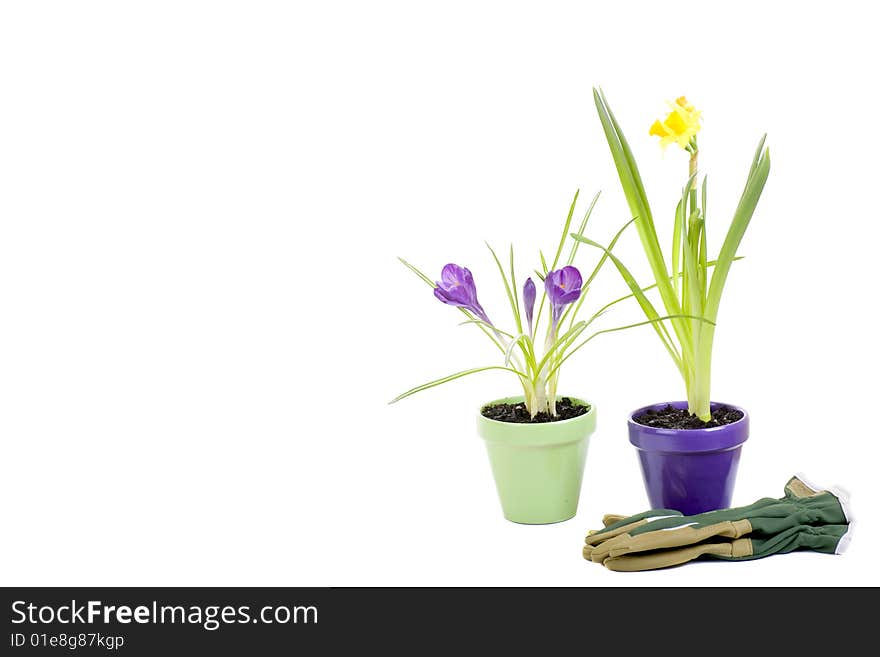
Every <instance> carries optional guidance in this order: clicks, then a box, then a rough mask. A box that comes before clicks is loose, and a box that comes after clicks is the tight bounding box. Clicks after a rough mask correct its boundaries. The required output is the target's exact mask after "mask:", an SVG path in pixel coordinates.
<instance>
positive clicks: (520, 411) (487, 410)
mask: <svg viewBox="0 0 880 657" xmlns="http://www.w3.org/2000/svg"><path fill="white" fill-rule="evenodd" d="M589 410H590V406H589V404H578V403H575V402H573V401H572V400H571V398H570V397H562V398H561V399H557V400H556V415H550V414H549V413H547V412H546V411H541V412H540V413H538V414H537V415H536V416H535V417H534V418H533V417H532V416H531V415H529V411H528V409H527V408H526V405H525V404H524V403H523V402H519V403H518V404H492V405H491V406H484V407H483V410H482V411H481V413H482V414H483V417H487V418H489V419H490V420H498V421H499V422H514V423H517V424H538V423H541V422H559V421H560V420H570V419H571V418H573V417H577V416H579V415H583V414H584V413H586V412H587V411H589Z"/></svg>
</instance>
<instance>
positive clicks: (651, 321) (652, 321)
mask: <svg viewBox="0 0 880 657" xmlns="http://www.w3.org/2000/svg"><path fill="white" fill-rule="evenodd" d="M667 319H697V320H700V321H702V322H706V323H708V324H711V323H712V322H709V320H707V319H704V318H702V317H692V316H690V315H666V316H665V317H657V318H656V319H648V320H645V321H642V322H636V323H635V324H627V325H626V326H615V327H614V328H608V329H602V330H601V331H596V332H595V333H593V334H591V335H590V336H589V337H588V338H586V339H585V340H584V341H583V342H581V343H580V344H579V345H578V346H577V347H575V348H574V349H572V350H571V351H570V352H568V353H567V354H566V355H565V357H564V358H562V359H561V360H560V361H559V362H558V363H556V365H555V366H554V368H553V369H552V370H550V374H549V375H548V376H552V375H553V374H554V372H556V370H558V369H559V368H560V367H562V364H563V363H564V362H565V361H567V360H568V359H569V358H571V357H572V356H573V355H574V354H575V352H577V351H578V350H579V349H580V348H581V347H583V346H585V345H586V344H587V343H588V342H590V340H592V339H593V338H595V337H597V336H599V335H602V334H603V333H614V332H616V331H625V330H626V329H631V328H636V327H637V326H645V325H646V324H654V325H656V324H657V323H658V322H664V321H666V320H667Z"/></svg>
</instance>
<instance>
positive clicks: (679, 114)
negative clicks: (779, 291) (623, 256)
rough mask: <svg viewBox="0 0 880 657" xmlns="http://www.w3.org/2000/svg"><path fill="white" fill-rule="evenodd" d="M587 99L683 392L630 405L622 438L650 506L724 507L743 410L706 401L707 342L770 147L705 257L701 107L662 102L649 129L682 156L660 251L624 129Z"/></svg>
mask: <svg viewBox="0 0 880 657" xmlns="http://www.w3.org/2000/svg"><path fill="white" fill-rule="evenodd" d="M594 100H595V104H596V109H597V111H598V114H599V119H600V121H601V124H602V128H603V130H604V133H605V137H606V139H607V141H608V146H609V148H610V150H611V155H612V157H613V159H614V164H615V166H616V168H617V173H618V176H619V178H620V183H621V186H622V188H623V192H624V195H625V196H626V200H627V202H628V204H629V208H630V212H631V213H632V216H633V217H634V221H635V225H636V229H637V231H638V234H639V238H640V240H641V243H642V247H643V250H644V252H645V255H646V256H647V260H648V263H649V265H650V267H651V272H652V273H653V278H654V280H653V285H652V286H650V287H651V288H653V289H654V290H656V294H657V295H659V298H660V303H661V304H662V308H663V309H664V314H666V315H669V316H671V319H670V321H669V322H668V323H661V322H654V329H655V331H656V333H657V335H658V337H659V338H660V341H661V342H662V343H663V346H664V348H665V350H666V352H667V353H668V354H669V355H670V356H671V358H672V361H673V362H674V363H675V367H676V369H677V370H678V372H679V373H680V375H681V377H682V379H683V380H684V384H685V390H686V392H687V400H686V401H672V402H664V403H661V404H654V405H651V406H646V407H644V408H639V409H638V410H636V411H634V412H633V413H632V414H631V415H630V417H629V437H630V442H631V443H632V444H633V445H634V446H635V447H636V448H637V450H638V454H639V457H640V463H641V467H642V474H643V478H644V482H645V487H646V490H647V493H648V498H649V500H650V502H651V505H652V506H653V507H654V508H667V509H668V508H672V509H677V510H679V511H681V512H683V513H685V514H686V515H691V514H695V513H702V512H704V511H709V510H712V509H718V508H725V507H728V506H730V501H731V496H732V493H733V487H734V482H735V478H736V472H737V468H738V463H739V458H740V451H741V446H742V444H743V443H744V442H745V441H746V439H747V438H748V435H749V417H748V415H747V413H746V411H745V410H743V409H742V408H739V407H737V406H733V405H731V404H725V403H720V402H713V401H712V400H711V397H710V375H711V365H712V347H713V343H714V337H715V327H716V318H717V315H718V308H719V304H720V302H721V293H722V291H723V290H724V285H725V282H726V281H727V276H728V274H729V272H730V269H731V265H732V264H733V262H734V261H735V260H737V259H738V256H737V255H736V253H737V249H738V248H739V245H740V242H741V241H742V239H743V235H744V234H745V232H746V229H747V228H748V225H749V222H750V221H751V219H752V215H753V214H754V212H755V207H756V206H757V204H758V199H759V198H760V196H761V192H762V191H763V189H764V184H765V183H766V181H767V176H768V174H769V172H770V155H769V151H768V150H767V149H765V148H764V138H762V139H761V140H760V143H759V144H758V148H757V150H756V152H755V156H754V158H753V160H752V163H751V167H750V168H749V172H748V176H747V178H746V183H745V189H744V190H743V193H742V196H741V197H740V199H739V203H738V205H737V207H736V209H735V210H734V212H733V218H732V220H731V222H730V224H729V226H728V228H727V233H726V236H725V238H724V242H723V243H722V245H721V250H720V252H719V254H718V256H717V259H715V260H710V259H709V257H708V255H707V237H706V234H707V226H708V225H709V223H708V222H709V219H708V215H707V202H706V201H707V182H706V177H705V176H703V177H702V180H700V179H699V170H698V156H699V152H700V151H699V146H698V143H697V133H698V132H699V130H700V122H701V112H700V111H699V110H697V109H696V108H695V107H694V106H693V105H692V104H691V103H690V102H688V100H687V99H686V98H685V97H680V98H678V99H676V100H675V101H673V102H670V103H669V111H668V113H667V114H666V116H665V117H664V118H662V119H658V120H656V121H655V122H654V123H653V124H652V125H651V126H650V128H649V129H648V133H649V135H651V136H655V137H658V138H659V140H660V144H661V146H663V147H664V148H665V147H667V146H673V147H674V148H675V149H676V150H679V149H680V151H681V152H683V153H684V154H685V155H686V156H687V158H686V159H687V167H688V168H687V176H686V177H684V185H683V186H682V189H681V195H680V198H679V200H678V202H677V205H676V207H675V211H674V213H673V214H672V217H673V224H672V244H671V249H670V251H669V255H668V257H666V256H665V255H664V252H663V249H662V248H661V246H660V242H659V240H658V237H657V231H656V228H655V224H654V218H653V214H652V212H651V207H650V205H649V203H648V198H647V196H646V194H645V187H644V185H643V183H642V178H641V176H640V174H639V169H638V166H637V165H636V161H635V158H634V156H633V153H632V150H631V149H630V147H629V144H628V143H627V140H626V138H625V137H624V135H623V130H622V129H621V127H620V125H619V123H618V122H617V120H616V118H615V116H614V114H613V113H612V111H611V108H610V107H609V105H608V101H607V100H606V98H605V96H604V95H603V94H602V92H601V91H599V90H596V89H594ZM573 237H574V239H575V240H576V241H581V242H586V243H589V244H591V245H592V246H596V247H599V248H603V250H605V253H606V255H608V257H609V258H610V259H611V260H612V262H613V263H614V265H615V266H616V268H617V269H618V271H619V272H620V274H621V275H622V277H623V279H624V280H625V281H626V283H627V285H628V286H629V288H630V289H631V290H632V292H633V296H634V297H635V298H636V299H637V301H638V303H639V305H640V307H641V309H642V310H643V311H644V313H645V315H646V317H648V318H649V319H650V318H656V317H658V316H659V315H660V311H659V310H657V309H656V307H655V305H654V303H652V302H651V301H650V300H649V298H648V296H647V295H646V294H645V290H646V289H647V288H645V289H642V288H640V286H639V284H638V283H637V282H636V280H635V278H634V277H633V275H632V274H631V273H630V271H629V270H628V269H627V268H626V267H625V266H624V265H623V263H622V262H621V261H620V260H619V259H618V258H616V257H615V256H614V255H613V254H611V253H610V252H608V250H607V249H604V247H601V246H600V245H598V244H596V243H595V242H593V241H592V240H589V239H588V238H586V237H584V236H583V235H574V236H573ZM652 292H653V290H652ZM693 318H698V319H693ZM670 329H671V330H670Z"/></svg>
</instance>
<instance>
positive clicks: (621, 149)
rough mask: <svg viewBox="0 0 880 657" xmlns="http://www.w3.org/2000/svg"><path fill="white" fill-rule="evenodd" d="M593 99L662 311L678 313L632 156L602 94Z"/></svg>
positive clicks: (596, 94) (652, 219) (597, 94)
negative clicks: (654, 283) (662, 307)
mask: <svg viewBox="0 0 880 657" xmlns="http://www.w3.org/2000/svg"><path fill="white" fill-rule="evenodd" d="M593 99H594V101H595V104H596V110H597V111H598V113H599V120H600V121H601V123H602V128H603V130H604V131H605V138H606V140H607V142H608V147H609V148H610V149H611V156H612V157H613V159H614V164H615V166H616V168H617V173H618V177H619V178H620V184H621V186H622V187H623V193H624V195H625V196H626V200H627V203H628V204H629V208H630V212H631V213H632V214H633V216H635V217H636V219H637V221H636V228H637V230H638V232H639V238H640V239H641V241H642V247H643V248H644V250H645V255H647V257H648V262H649V264H650V265H651V270H652V272H653V273H654V280H655V282H656V283H657V287H658V288H659V290H660V298H661V299H663V304H664V305H665V306H666V309H667V310H668V311H669V312H670V314H672V313H678V311H679V310H680V308H679V306H678V302H677V300H676V299H675V293H674V290H673V289H672V285H671V283H670V276H669V272H668V270H667V269H666V261H665V260H664V258H663V251H662V250H661V248H660V242H659V240H658V239H657V231H656V229H655V227H654V218H653V216H652V215H651V207H650V205H649V203H648V198H647V195H646V194H645V187H644V185H643V184H642V178H641V174H640V173H639V168H638V165H637V164H636V161H635V157H634V156H633V154H632V151H631V150H630V148H629V144H628V143H627V141H626V137H625V136H624V134H623V131H622V130H621V129H620V125H619V124H618V123H617V119H616V118H615V117H614V113H613V112H612V111H611V107H610V106H609V105H608V101H607V100H606V99H605V95H604V94H603V93H602V92H601V91H599V90H597V89H593Z"/></svg>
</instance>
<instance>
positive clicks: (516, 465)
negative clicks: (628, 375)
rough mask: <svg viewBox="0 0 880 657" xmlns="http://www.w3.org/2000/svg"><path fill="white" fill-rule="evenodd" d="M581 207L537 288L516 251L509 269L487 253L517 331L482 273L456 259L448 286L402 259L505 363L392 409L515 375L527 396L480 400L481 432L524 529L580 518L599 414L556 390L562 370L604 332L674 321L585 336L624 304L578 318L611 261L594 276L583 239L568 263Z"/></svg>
mask: <svg viewBox="0 0 880 657" xmlns="http://www.w3.org/2000/svg"><path fill="white" fill-rule="evenodd" d="M597 198H598V195H597V196H596V197H594V199H593V202H592V203H591V204H590V207H589V209H588V210H587V211H586V213H585V215H584V218H583V220H582V221H581V224H580V228H579V229H578V231H577V232H576V233H574V234H575V235H578V236H579V237H583V234H584V229H585V228H586V225H587V221H588V219H589V217H590V214H591V212H592V209H593V207H594V206H595V203H596V199H597ZM576 203H577V194H575V198H574V201H573V202H572V204H571V207H570V209H569V213H568V217H567V219H566V221H565V227H564V229H563V232H562V237H561V239H560V241H559V245H558V247H557V250H556V255H555V256H554V257H553V259H552V261H551V264H550V265H549V266H548V265H547V261H546V259H545V258H544V255H543V254H541V257H540V261H541V266H540V268H538V269H535V270H534V273H535V275H536V278H537V279H538V282H536V281H535V280H533V279H532V278H531V277H529V278H527V279H526V280H525V282H524V284H523V286H522V289H521V290H520V288H519V287H518V284H517V279H516V266H515V263H514V255H513V247H512V246H511V248H510V254H509V262H508V263H507V264H506V265H502V263H501V260H500V259H499V258H498V256H497V255H496V253H495V251H494V250H492V248H491V247H489V250H490V252H491V254H492V257H493V258H494V261H495V264H496V265H497V267H498V270H499V271H500V272H501V279H502V282H503V284H504V289H505V291H506V293H507V298H508V301H509V303H510V309H511V311H512V318H513V327H514V328H513V329H511V330H510V331H507V330H504V329H503V328H501V326H500V325H499V324H498V323H496V321H497V320H496V319H495V318H493V317H490V315H489V313H487V312H486V310H485V309H484V308H483V306H482V305H481V304H480V301H479V299H478V298H477V288H476V283H475V281H474V277H473V275H472V274H471V272H470V270H469V269H468V268H467V267H463V266H461V265H457V264H454V263H449V264H447V265H446V266H445V267H443V269H442V272H441V274H440V280H438V281H435V280H433V279H431V278H430V277H428V276H426V275H425V274H423V273H422V272H421V271H420V270H418V269H417V268H416V267H414V266H413V265H411V264H409V263H408V262H406V261H405V260H403V259H402V258H401V262H403V264H405V265H406V266H407V267H408V268H409V269H410V270H412V271H413V272H414V273H415V274H416V275H418V276H419V277H420V278H421V279H422V280H423V281H424V282H425V283H427V284H428V285H429V286H430V287H431V288H433V292H434V296H435V297H436V298H437V299H438V300H439V301H441V302H442V303H445V304H447V305H450V306H455V307H457V308H458V309H459V311H460V312H462V313H463V314H464V316H465V318H466V319H465V321H464V322H463V323H464V324H472V325H475V326H476V327H477V328H479V329H480V330H481V331H482V332H483V333H484V334H485V336H486V338H488V340H489V341H490V342H491V344H492V345H493V348H495V349H497V350H498V352H499V354H498V355H499V358H500V359H501V364H497V365H488V366H485V367H477V368H474V369H469V370H465V371H462V372H457V373H455V374H451V375H449V376H445V377H443V378H440V379H436V380H434V381H430V382H429V383H425V384H423V385H420V386H417V387H415V388H412V389H410V390H407V391H406V392H404V393H402V394H401V395H399V396H398V397H396V398H395V399H394V400H392V403H394V402H397V401H399V400H401V399H403V398H405V397H408V396H410V395H412V394H415V393H417V392H420V391H422V390H426V389H428V388H433V387H434V386H438V385H440V384H442V383H446V382H449V381H453V380H455V379H459V378H461V377H464V376H468V375H471V374H476V373H478V372H485V371H488V370H504V371H506V372H510V373H511V375H513V376H514V377H516V379H517V381H518V382H519V384H520V386H521V388H522V394H521V395H518V396H508V397H503V398H501V399H495V400H493V401H489V402H487V403H485V404H482V405H481V406H480V409H479V412H478V413H477V430H478V433H479V435H480V436H481V437H482V438H483V440H484V441H485V444H486V448H487V451H488V455H489V461H490V463H491V467H492V472H493V475H494V478H495V484H496V488H497V490H498V495H499V498H500V500H501V506H502V509H503V512H504V516H505V517H506V518H507V519H508V520H511V521H514V522H519V523H525V524H546V523H554V522H560V521H563V520H567V519H569V518H571V517H573V516H574V515H575V513H576V512H577V505H578V498H579V496H580V489H581V481H582V478H583V472H584V463H585V459H586V455H587V445H588V439H589V437H590V435H591V434H592V433H593V431H594V429H595V426H596V410H595V408H594V407H593V405H592V404H591V403H590V402H589V401H587V400H586V399H584V398H582V397H575V396H562V395H559V394H558V391H557V387H558V383H559V375H560V368H561V367H562V364H563V363H564V362H565V361H567V360H568V358H570V357H571V356H572V355H573V354H574V353H575V352H577V351H579V350H580V349H581V348H582V347H583V346H584V345H585V344H586V343H588V342H590V340H592V339H593V338H594V337H596V336H597V335H599V334H602V333H607V332H610V331H619V330H623V329H626V328H631V327H633V326H641V325H643V324H650V323H655V322H657V321H661V320H662V319H666V318H661V317H657V318H649V319H648V320H647V321H643V322H638V323H636V324H630V325H628V326H619V327H615V328H607V329H603V330H600V331H594V332H592V333H590V334H587V329H588V328H589V327H590V326H591V325H592V324H593V322H594V321H595V320H596V319H598V318H599V316H601V315H602V314H603V313H604V312H605V311H606V310H607V309H608V308H609V307H610V306H611V305H613V304H614V303H616V302H612V303H611V304H607V305H606V306H604V307H603V308H601V309H599V311H597V312H596V313H594V314H593V315H592V316H591V317H589V318H588V319H585V320H578V315H579V311H580V310H581V308H582V306H583V303H584V299H585V298H586V292H587V290H588V288H589V287H590V284H591V283H592V281H593V279H594V278H595V276H596V275H597V274H598V272H599V271H600V269H601V267H602V265H603V264H604V263H605V262H606V260H607V258H608V255H607V254H603V255H602V256H601V258H600V259H599V260H598V262H597V264H596V266H595V267H594V269H593V270H592V273H591V274H590V275H589V276H588V277H587V278H586V279H584V278H583V276H582V275H581V272H580V271H579V269H578V268H577V267H575V266H574V264H573V263H574V260H575V256H576V255H577V251H578V242H572V243H571V247H570V249H569V251H568V257H567V258H563V251H564V247H565V245H566V242H567V236H568V234H569V230H570V228H571V221H572V217H573V214H574V210H575V205H576ZM624 228H625V226H624ZM622 232H623V229H621V230H620V231H619V232H618V233H617V235H616V236H615V237H614V240H613V241H612V242H611V244H610V245H609V246H608V249H607V251H608V253H610V251H611V249H612V248H613V247H614V244H615V243H616V242H617V239H618V238H619V237H620V235H621V233H622ZM539 297H540V300H539Z"/></svg>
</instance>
